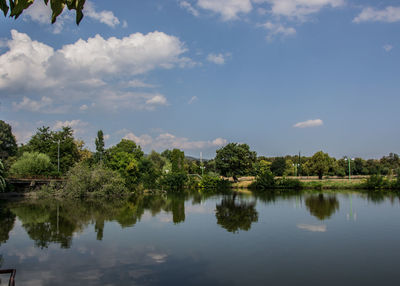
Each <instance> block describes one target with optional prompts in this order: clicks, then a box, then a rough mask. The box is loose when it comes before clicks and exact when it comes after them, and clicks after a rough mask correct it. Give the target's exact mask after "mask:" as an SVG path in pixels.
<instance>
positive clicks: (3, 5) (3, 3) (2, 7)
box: [0, 0, 9, 17]
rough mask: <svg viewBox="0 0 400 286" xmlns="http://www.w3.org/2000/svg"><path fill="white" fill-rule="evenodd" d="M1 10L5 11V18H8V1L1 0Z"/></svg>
mask: <svg viewBox="0 0 400 286" xmlns="http://www.w3.org/2000/svg"><path fill="white" fill-rule="evenodd" d="M0 9H1V10H2V11H3V13H4V17H6V16H7V13H8V10H9V7H8V5H7V2H6V0H0Z"/></svg>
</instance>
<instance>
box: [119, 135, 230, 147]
mask: <svg viewBox="0 0 400 286" xmlns="http://www.w3.org/2000/svg"><path fill="white" fill-rule="evenodd" d="M124 138H125V139H129V140H132V141H135V142H136V143H137V144H139V145H140V146H141V147H143V148H146V149H148V150H150V149H154V150H163V149H170V148H178V149H183V150H195V149H205V148H211V147H220V146H223V145H226V143H227V140H226V139H223V138H216V139H214V140H211V141H191V140H189V139H188V138H185V137H177V136H175V135H173V134H170V133H162V134H160V135H158V136H157V137H154V138H153V137H152V136H150V135H148V134H143V135H140V136H137V135H135V134H134V133H132V132H129V133H127V134H126V135H125V136H124Z"/></svg>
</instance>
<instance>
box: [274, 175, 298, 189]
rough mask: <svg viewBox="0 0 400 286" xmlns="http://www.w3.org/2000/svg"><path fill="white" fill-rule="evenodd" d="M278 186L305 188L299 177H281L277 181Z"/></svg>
mask: <svg viewBox="0 0 400 286" xmlns="http://www.w3.org/2000/svg"><path fill="white" fill-rule="evenodd" d="M277 186H278V187H279V188H285V189H291V190H300V189H302V188H303V184H302V183H301V181H300V180H298V179H285V178H283V179H281V180H278V181H277Z"/></svg>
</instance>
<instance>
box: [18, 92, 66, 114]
mask: <svg viewBox="0 0 400 286" xmlns="http://www.w3.org/2000/svg"><path fill="white" fill-rule="evenodd" d="M12 106H13V108H14V110H16V111H18V110H26V111H31V112H39V113H48V114H56V113H65V112H66V111H67V110H68V109H69V106H67V105H62V106H54V105H53V99H51V98H50V97H47V96H43V97H42V98H41V99H40V100H33V99H30V98H28V97H26V96H24V97H23V98H22V100H21V102H13V103H12Z"/></svg>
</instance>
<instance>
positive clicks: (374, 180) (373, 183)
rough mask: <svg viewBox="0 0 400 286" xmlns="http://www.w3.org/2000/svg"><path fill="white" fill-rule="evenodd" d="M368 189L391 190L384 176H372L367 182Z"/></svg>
mask: <svg viewBox="0 0 400 286" xmlns="http://www.w3.org/2000/svg"><path fill="white" fill-rule="evenodd" d="M364 186H365V188H367V189H385V188H389V182H388V181H387V180H385V178H384V177H383V176H382V175H372V176H370V177H369V178H368V179H367V181H366V182H365V185H364Z"/></svg>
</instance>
